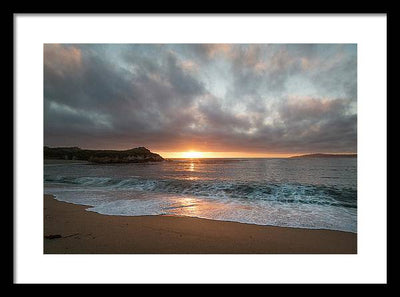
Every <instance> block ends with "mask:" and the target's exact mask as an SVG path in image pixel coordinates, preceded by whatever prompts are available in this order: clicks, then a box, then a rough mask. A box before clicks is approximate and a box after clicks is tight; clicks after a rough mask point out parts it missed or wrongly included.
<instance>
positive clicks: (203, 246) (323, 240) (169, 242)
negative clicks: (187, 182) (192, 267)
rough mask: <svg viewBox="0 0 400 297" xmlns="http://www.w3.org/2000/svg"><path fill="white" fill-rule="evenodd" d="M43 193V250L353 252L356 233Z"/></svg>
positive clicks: (244, 252)
mask: <svg viewBox="0 0 400 297" xmlns="http://www.w3.org/2000/svg"><path fill="white" fill-rule="evenodd" d="M88 208H90V206H84V205H76V204H72V203H67V202H61V201H58V200H56V199H55V198H54V196H52V195H44V243H43V244H44V245H43V248H44V250H43V252H44V254H356V253H357V234H356V233H350V232H343V231H333V230H321V229H303V228H289V227H275V226H263V225H252V224H244V223H237V222H227V221H217V220H209V219H202V218H195V217H179V216H135V217H133V216H113V215H103V214H98V213H95V212H91V211H86V209H88Z"/></svg>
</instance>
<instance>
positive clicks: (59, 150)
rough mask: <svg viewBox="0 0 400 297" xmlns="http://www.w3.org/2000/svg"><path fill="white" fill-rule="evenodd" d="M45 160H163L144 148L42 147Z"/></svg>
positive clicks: (98, 161) (97, 161) (116, 161)
mask: <svg viewBox="0 0 400 297" xmlns="http://www.w3.org/2000/svg"><path fill="white" fill-rule="evenodd" d="M43 151H44V158H45V159H63V160H84V161H89V162H93V163H143V162H160V161H164V158H163V157H161V156H160V155H158V154H155V153H152V152H150V151H149V150H148V149H147V148H145V147H137V148H133V149H129V150H124V151H116V150H85V149H80V148H79V147H55V148H51V147H48V146H45V147H44V150H43Z"/></svg>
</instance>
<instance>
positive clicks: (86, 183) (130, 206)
mask: <svg viewBox="0 0 400 297" xmlns="http://www.w3.org/2000/svg"><path fill="white" fill-rule="evenodd" d="M44 193H45V194H53V195H55V196H56V199H57V200H60V201H65V202H70V203H74V204H82V205H88V206H91V207H90V208H88V209H87V210H88V211H93V212H97V213H101V214H106V215H123V216H141V215H176V216H191V217H199V218H206V219H213V220H223V221H234V222H241V223H249V224H259V225H271V226H283V227H298V228H311V229H330V230H340V231H348V232H354V233H356V232H357V158H315V159H313V158H293V159H282V158H269V159H173V160H171V161H165V162H155V163H130V164H107V165H104V164H102V165H99V164H88V163H63V164H55V163H49V164H46V163H45V164H44Z"/></svg>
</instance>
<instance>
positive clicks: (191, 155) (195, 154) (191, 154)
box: [157, 151, 298, 159]
mask: <svg viewBox="0 0 400 297" xmlns="http://www.w3.org/2000/svg"><path fill="white" fill-rule="evenodd" d="M157 153H158V154H160V155H161V156H162V157H163V158H170V159H174V158H177V159H180V158H183V159H201V158H287V157H291V156H294V155H298V154H286V153H285V154H283V153H245V152H199V151H185V152H162V151H157Z"/></svg>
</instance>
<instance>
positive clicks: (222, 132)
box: [44, 44, 357, 153]
mask: <svg viewBox="0 0 400 297" xmlns="http://www.w3.org/2000/svg"><path fill="white" fill-rule="evenodd" d="M356 102H357V49H356V46H355V45H341V44H332V45H329V44H326V45H309V44H307V45H300V44H293V45H277V44H273V45H262V44H253V45H233V44H187V45H185V44H182V45H177V44H168V45H127V44H121V45H92V44H91V45H84V44H70V45H67V44H63V45H59V44H47V45H45V47H44V115H45V118H44V129H45V134H44V136H45V145H50V146H70V145H71V146H80V147H85V148H114V149H123V148H131V147H135V146H146V147H149V148H150V149H152V150H155V151H157V150H158V151H182V150H186V149H196V150H201V151H245V152H265V153H277V152H279V153H297V152H355V151H356V149H357V111H356V105H357V104H356Z"/></svg>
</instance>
